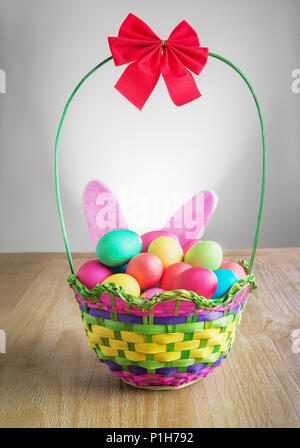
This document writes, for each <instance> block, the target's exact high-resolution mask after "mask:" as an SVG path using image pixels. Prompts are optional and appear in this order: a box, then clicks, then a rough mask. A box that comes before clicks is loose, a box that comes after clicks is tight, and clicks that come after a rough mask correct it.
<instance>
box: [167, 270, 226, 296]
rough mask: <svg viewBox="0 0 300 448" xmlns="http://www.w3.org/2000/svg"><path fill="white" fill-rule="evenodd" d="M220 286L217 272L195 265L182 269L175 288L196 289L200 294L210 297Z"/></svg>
mask: <svg viewBox="0 0 300 448" xmlns="http://www.w3.org/2000/svg"><path fill="white" fill-rule="evenodd" d="M217 286H218V278H217V276H216V274H215V273H214V272H213V271H211V270H210V269H207V268H202V267H193V268H189V269H185V270H184V271H182V272H181V273H180V274H179V275H178V277H177V278H176V280H175V282H174V289H186V290H187V291H194V292H195V293H196V294H198V295H199V296H203V297H206V298H207V299H210V298H211V297H212V296H213V294H214V293H215V291H216V289H217Z"/></svg>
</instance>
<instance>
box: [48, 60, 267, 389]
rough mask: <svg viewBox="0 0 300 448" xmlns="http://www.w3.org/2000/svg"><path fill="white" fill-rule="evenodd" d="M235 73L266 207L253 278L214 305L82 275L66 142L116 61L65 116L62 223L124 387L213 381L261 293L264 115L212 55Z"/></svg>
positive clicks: (95, 337)
mask: <svg viewBox="0 0 300 448" xmlns="http://www.w3.org/2000/svg"><path fill="white" fill-rule="evenodd" d="M209 56H210V57H213V58H216V59H218V60H220V61H222V62H224V63H226V64H227V65H229V66H230V67H232V68H233V69H234V70H235V71H236V72H237V73H238V74H239V75H240V76H241V77H242V79H243V80H244V81H245V83H246V85H247V87H248V88H249V90H250V92H251V94H252V97H253V98H254V101H255V104H256V107H257V111H258V116H259V120H260V125H261V133H262V146H263V169H262V182H261V195H260V205H259V212H258V220H257V225H256V232H255V236H254V243H253V249H252V254H251V260H250V265H248V263H247V262H246V261H245V260H240V261H239V263H240V264H241V265H242V266H243V267H244V269H245V272H246V274H247V276H246V278H244V279H241V280H238V281H237V282H236V283H235V284H234V285H233V286H232V287H231V288H230V290H229V291H228V293H227V294H226V295H225V296H224V297H222V298H219V299H216V300H213V301H212V300H207V299H206V298H205V297H201V296H198V295H197V294H195V293H194V292H191V291H186V290H174V291H166V292H163V293H161V294H157V295H155V296H153V298H151V299H143V298H139V297H134V296H131V295H129V294H126V293H125V291H124V290H123V288H122V287H119V286H118V285H116V284H114V283H109V284H105V285H100V284H99V285H97V286H96V287H95V288H93V289H91V290H89V289H87V288H86V287H85V286H84V285H82V284H81V283H80V282H79V281H78V279H77V278H76V275H75V269H74V266H73V260H72V256H71V252H70V249H69V244H68V239H67V234H66V229H65V224H64V219H63V213H62V206H61V200H60V189H59V173H58V142H59V136H60V132H61V127H62V124H63V122H64V118H65V114H66V112H67V110H68V108H69V105H70V103H71V101H72V99H73V97H74V96H75V94H76V93H77V91H78V90H79V88H80V87H81V85H82V84H83V83H84V82H85V81H86V80H87V79H88V78H89V76H91V75H92V74H93V73H94V72H95V71H96V70H98V69H99V68H100V67H102V66H103V65H104V64H106V63H107V62H109V61H111V60H112V57H109V58H107V59H105V60H104V61H103V62H101V63H100V64H98V65H97V66H96V67H94V68H93V69H92V70H91V71H90V72H88V73H87V75H85V76H84V77H83V78H82V80H81V81H80V82H79V83H78V85H77V86H76V87H75V89H74V91H73V92H72V94H71V96H70V97H69V100H68V102H67V104H66V106H65V109H64V111H63V114H62V117H61V120H60V123H59V127H58V131H57V136H56V143H55V184H56V197H57V206H58V212H59V218H60V223H61V228H62V233H63V237H64V242H65V247H66V253H67V256H68V260H69V265H70V269H71V275H70V276H69V278H68V282H69V285H70V286H71V288H72V289H73V291H74V294H75V298H76V301H77V303H78V306H79V311H80V314H81V318H82V322H83V326H84V329H85V331H86V334H87V336H88V343H89V345H90V347H91V348H92V349H93V350H94V351H95V352H96V354H97V356H98V358H99V360H100V361H101V362H103V363H105V364H106V365H107V366H108V368H109V370H110V371H111V372H112V373H113V374H114V375H115V376H117V377H119V378H121V379H122V380H123V381H124V382H126V383H128V384H130V385H132V386H135V387H138V388H143V389H158V390H164V389H178V388H182V387H185V386H187V385H190V384H193V383H194V382H196V381H198V380H199V379H200V378H204V377H206V376H207V375H208V374H209V373H211V372H212V371H213V370H214V369H215V368H216V367H218V366H220V364H221V362H222V360H223V359H225V358H226V357H227V356H228V353H229V351H230V349H231V346H232V343H233V340H234V337H235V332H236V330H237V328H238V325H239V323H240V320H241V316H242V313H243V311H244V309H245V305H246V303H247V299H248V296H249V294H250V293H251V292H252V291H253V290H254V289H255V288H256V283H255V278H254V275H253V274H252V266H253V262H254V257H255V252H256V247H257V242H258V236H259V230H260V224H261V218H262V210H263V202H264V190H265V175H266V144H265V132H264V124H263V118H262V113H261V109H260V106H259V103H258V100H257V97H256V94H255V92H254V90H253V87H252V86H251V84H250V82H249V81H248V79H247V78H246V76H245V75H244V74H243V73H242V72H241V70H240V69H238V68H237V67H236V66H235V65H234V64H233V63H231V62H230V61H229V60H228V59H225V58H223V57H222V56H220V55H217V54H215V53H209Z"/></svg>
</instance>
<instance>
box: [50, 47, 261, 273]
mask: <svg viewBox="0 0 300 448" xmlns="http://www.w3.org/2000/svg"><path fill="white" fill-rule="evenodd" d="M209 56H211V57H213V58H216V59H219V60H220V61H223V62H225V64H227V65H229V66H230V67H232V68H233V69H234V70H235V71H236V72H237V73H238V74H239V75H240V76H241V77H242V78H243V80H244V81H245V83H246V84H247V86H248V88H249V90H250V92H251V94H252V96H253V98H254V101H255V104H256V108H257V112H258V116H259V121H260V127H261V136H262V146H263V167H262V180H261V192H260V203H259V210H258V217H257V224H256V230H255V235H254V241H253V247H252V253H251V260H250V267H249V274H251V272H252V267H253V262H254V258H255V253H256V249H257V243H258V237H259V232H260V226H261V219H262V213H263V206H264V195H265V185H266V158H267V157H266V156H267V150H266V136H265V127H264V121H263V117H262V112H261V108H260V105H259V102H258V99H257V96H256V94H255V92H254V89H253V87H252V85H251V84H250V82H249V80H248V79H247V78H246V76H245V75H244V73H243V72H242V71H241V70H240V69H239V68H238V67H237V66H236V65H234V64H233V63H232V62H230V61H229V60H228V59H225V58H223V56H220V55H218V54H216V53H209ZM111 60H112V56H110V57H109V58H107V59H104V61H102V62H100V64H98V65H96V67H94V68H93V69H92V70H90V71H89V72H88V73H87V74H86V75H85V76H84V77H83V78H82V79H81V81H80V82H79V83H78V84H77V86H76V87H75V89H74V90H73V92H72V93H71V95H70V97H69V99H68V101H67V104H66V105H65V108H64V111H63V113H62V116H61V119H60V122H59V125H58V129H57V134H56V139H55V153H54V164H55V190H56V201H57V208H58V214H59V220H60V225H61V230H62V234H63V238H64V243H65V248H66V252H67V256H68V260H69V265H70V269H71V272H72V274H75V270H74V265H73V260H72V255H71V252H70V247H69V243H68V237H67V232H66V227H65V222H64V217H63V211H62V206H61V198H60V189H59V173H58V142H59V137H60V133H61V128H62V124H63V122H64V119H65V116H66V113H67V110H68V108H69V106H70V103H71V101H72V99H73V98H74V96H75V95H76V93H77V91H78V90H79V89H80V87H81V86H82V84H83V83H84V82H85V81H86V80H87V79H88V78H89V77H90V76H91V75H92V74H93V73H94V72H95V71H97V70H98V69H99V68H100V67H102V66H103V65H104V64H106V63H107V62H108V61H111Z"/></svg>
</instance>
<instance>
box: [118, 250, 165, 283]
mask: <svg viewBox="0 0 300 448" xmlns="http://www.w3.org/2000/svg"><path fill="white" fill-rule="evenodd" d="M163 270H164V268H163V265H162V262H161V261H160V259H159V258H158V257H157V256H156V255H154V254H150V253H148V252H144V253H141V254H138V255H136V256H135V257H133V258H131V260H130V261H129V262H128V265H127V268H126V274H129V275H132V277H134V278H135V279H136V280H137V281H138V283H139V285H140V288H141V289H148V288H151V286H154V285H156V283H158V282H159V281H160V279H161V276H162V273H163Z"/></svg>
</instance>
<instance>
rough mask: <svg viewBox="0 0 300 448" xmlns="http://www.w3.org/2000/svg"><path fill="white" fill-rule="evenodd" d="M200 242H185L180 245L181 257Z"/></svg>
mask: <svg viewBox="0 0 300 448" xmlns="http://www.w3.org/2000/svg"><path fill="white" fill-rule="evenodd" d="M199 242H200V240H186V241H185V242H184V243H183V244H182V245H181V247H182V251H183V256H184V255H185V254H186V253H187V251H188V250H189V249H190V248H191V247H193V246H195V244H197V243H199Z"/></svg>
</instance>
